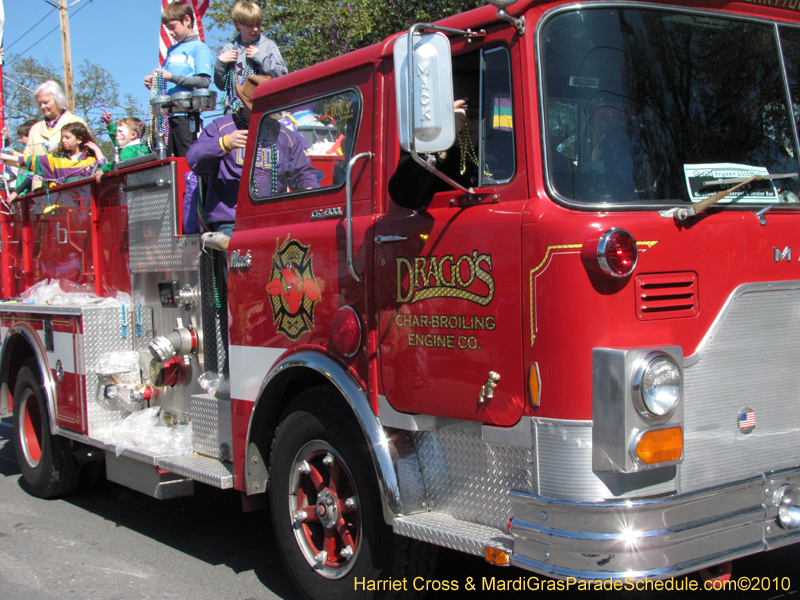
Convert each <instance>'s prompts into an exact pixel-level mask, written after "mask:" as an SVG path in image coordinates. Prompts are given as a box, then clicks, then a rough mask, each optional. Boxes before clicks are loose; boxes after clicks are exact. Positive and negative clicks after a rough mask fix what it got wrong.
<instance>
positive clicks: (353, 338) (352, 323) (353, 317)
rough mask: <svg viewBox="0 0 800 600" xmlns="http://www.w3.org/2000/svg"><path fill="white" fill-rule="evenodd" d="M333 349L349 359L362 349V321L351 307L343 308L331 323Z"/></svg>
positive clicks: (337, 312)
mask: <svg viewBox="0 0 800 600" xmlns="http://www.w3.org/2000/svg"><path fill="white" fill-rule="evenodd" d="M331 343H332V345H333V348H334V349H335V350H336V351H337V352H338V353H339V354H342V355H344V356H346V357H348V358H350V357H352V356H355V355H356V352H358V349H359V348H360V347H361V321H359V319H358V314H357V313H356V311H355V310H353V308H352V307H350V306H343V307H342V308H340V309H339V310H338V311H336V314H335V315H334V316H333V322H332V323H331Z"/></svg>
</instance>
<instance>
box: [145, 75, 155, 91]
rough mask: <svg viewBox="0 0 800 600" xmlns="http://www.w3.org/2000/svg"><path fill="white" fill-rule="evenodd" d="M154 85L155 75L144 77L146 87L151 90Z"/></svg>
mask: <svg viewBox="0 0 800 600" xmlns="http://www.w3.org/2000/svg"><path fill="white" fill-rule="evenodd" d="M152 86H153V76H152V75H147V76H146V77H145V78H144V87H146V88H147V89H148V90H149V89H150V88H151V87H152Z"/></svg>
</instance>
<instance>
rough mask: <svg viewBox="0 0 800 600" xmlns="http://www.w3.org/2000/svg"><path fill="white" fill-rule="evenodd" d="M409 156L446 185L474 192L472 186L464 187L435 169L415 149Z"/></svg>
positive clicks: (469, 192)
mask: <svg viewBox="0 0 800 600" xmlns="http://www.w3.org/2000/svg"><path fill="white" fill-rule="evenodd" d="M411 158H413V159H414V161H415V162H416V163H417V164H420V165H422V166H423V167H425V169H426V170H428V171H430V172H431V173H433V174H434V175H436V176H437V177H438V178H439V179H441V180H443V181H445V182H446V183H447V184H448V185H451V186H453V187H454V188H456V189H457V190H460V191H462V192H464V193H465V194H470V195H472V194H474V193H475V191H474V190H473V189H472V188H465V187H464V186H463V185H461V184H460V183H458V182H457V181H453V180H452V179H450V178H449V177H448V176H447V175H445V174H444V173H442V172H441V171H440V170H439V169H437V168H436V167H434V166H433V165H432V164H430V163H429V162H427V161H426V160H425V159H424V158H422V156H421V155H420V154H419V153H418V152H417V151H416V150H414V151H413V152H411Z"/></svg>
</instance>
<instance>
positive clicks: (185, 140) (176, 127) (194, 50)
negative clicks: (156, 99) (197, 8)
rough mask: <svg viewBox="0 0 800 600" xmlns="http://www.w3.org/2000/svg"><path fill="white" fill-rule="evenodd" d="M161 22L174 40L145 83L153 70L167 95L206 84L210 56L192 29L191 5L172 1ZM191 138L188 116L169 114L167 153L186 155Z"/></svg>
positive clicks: (149, 81) (149, 82)
mask: <svg viewBox="0 0 800 600" xmlns="http://www.w3.org/2000/svg"><path fill="white" fill-rule="evenodd" d="M161 22H162V23H163V24H164V26H165V27H166V28H167V30H168V31H169V32H170V34H171V35H172V37H173V38H174V39H175V44H174V45H173V46H170V47H169V49H168V50H167V56H166V58H165V59H164V64H163V65H161V68H160V69H156V70H155V71H153V73H152V74H150V75H148V76H147V77H145V78H144V85H145V87H146V88H148V89H150V88H151V87H152V85H153V80H154V78H155V76H156V73H161V74H162V75H163V77H164V81H165V82H166V84H167V90H166V93H167V95H171V94H174V93H176V92H191V91H192V90H195V89H199V88H207V87H208V86H209V84H210V83H211V75H212V74H213V73H214V56H213V55H212V54H211V50H210V49H209V48H208V46H206V45H205V44H204V43H203V42H201V41H200V37H199V36H198V35H196V34H195V32H194V14H193V13H192V9H191V7H190V6H189V5H188V4H184V3H183V2H172V3H170V4H168V5H167V7H166V8H165V9H164V12H162V13H161ZM192 141H193V140H192V134H191V130H190V118H189V116H188V115H173V116H171V117H170V118H169V143H168V147H167V153H168V154H169V156H186V151H187V150H188V149H189V146H191V145H192Z"/></svg>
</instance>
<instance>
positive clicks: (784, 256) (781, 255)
mask: <svg viewBox="0 0 800 600" xmlns="http://www.w3.org/2000/svg"><path fill="white" fill-rule="evenodd" d="M772 250H773V252H774V255H775V258H774V261H773V262H781V261H782V260H783V261H786V262H792V247H791V246H786V248H784V249H783V252H781V249H780V248H773V249H772Z"/></svg>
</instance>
